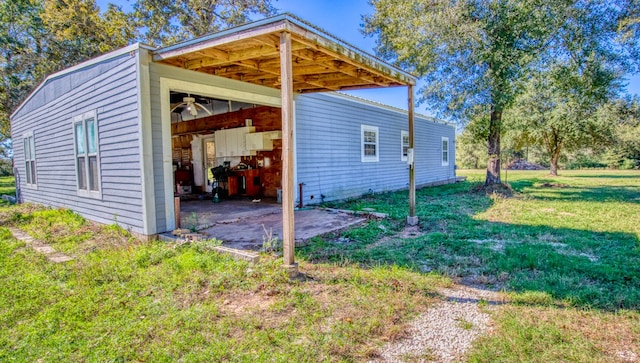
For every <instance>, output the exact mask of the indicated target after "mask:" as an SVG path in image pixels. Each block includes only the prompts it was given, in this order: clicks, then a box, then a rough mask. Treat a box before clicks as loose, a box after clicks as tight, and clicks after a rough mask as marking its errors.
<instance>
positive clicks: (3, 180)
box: [0, 176, 16, 206]
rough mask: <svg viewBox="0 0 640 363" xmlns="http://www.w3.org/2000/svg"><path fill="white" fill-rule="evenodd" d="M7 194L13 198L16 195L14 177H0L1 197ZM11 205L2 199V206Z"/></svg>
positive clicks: (0, 200) (0, 204)
mask: <svg viewBox="0 0 640 363" xmlns="http://www.w3.org/2000/svg"><path fill="white" fill-rule="evenodd" d="M3 194H7V195H11V196H15V195H16V188H15V185H14V179H13V177H12V176H0V195H3ZM8 204H9V203H8V202H7V201H5V200H4V199H0V206H3V205H8Z"/></svg>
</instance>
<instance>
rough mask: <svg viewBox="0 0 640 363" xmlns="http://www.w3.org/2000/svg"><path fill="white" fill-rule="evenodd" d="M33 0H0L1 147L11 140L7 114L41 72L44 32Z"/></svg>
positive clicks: (39, 10)
mask: <svg viewBox="0 0 640 363" xmlns="http://www.w3.org/2000/svg"><path fill="white" fill-rule="evenodd" d="M42 10H43V7H42V4H41V3H40V2H38V1H35V0H11V1H8V0H0V144H2V145H5V144H6V143H7V140H8V139H9V138H10V137H11V130H10V125H9V115H10V114H11V112H12V111H13V110H14V109H15V107H17V105H18V104H19V102H20V101H21V100H22V99H24V97H26V95H27V94H28V93H29V92H30V91H31V89H32V87H33V86H34V84H35V83H36V82H37V81H38V80H39V78H40V77H41V75H42V73H41V72H40V70H39V66H38V65H40V64H41V61H42V55H41V53H42V52H43V50H44V49H45V48H46V45H45V44H46V43H47V40H46V38H47V37H46V30H45V28H44V25H43V23H42V20H41V18H40V15H41V13H42Z"/></svg>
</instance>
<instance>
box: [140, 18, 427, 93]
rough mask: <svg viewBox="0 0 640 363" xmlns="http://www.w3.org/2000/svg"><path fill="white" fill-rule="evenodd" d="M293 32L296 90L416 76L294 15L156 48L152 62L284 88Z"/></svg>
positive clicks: (408, 81) (390, 82)
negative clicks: (285, 47) (284, 49)
mask: <svg viewBox="0 0 640 363" xmlns="http://www.w3.org/2000/svg"><path fill="white" fill-rule="evenodd" d="M283 32H285V33H289V34H291V57H292V71H293V74H292V77H293V91H294V92H298V93H307V92H325V91H340V90H352V89H361V88H376V87H392V86H408V85H415V84H416V77H415V76H413V75H411V74H409V73H407V72H405V71H403V70H401V69H399V68H397V67H395V66H393V65H390V64H387V63H385V62H383V61H381V60H379V59H377V58H375V57H374V56H372V55H370V54H367V53H365V52H363V51H362V50H359V49H357V48H356V47H354V46H351V45H349V44H347V43H345V42H344V41H342V40H340V39H338V38H336V37H334V36H332V35H330V34H328V33H326V32H324V31H323V30H321V29H319V28H316V27H314V26H312V25H310V24H308V23H306V22H304V21H303V20H301V19H298V18H296V17H294V16H292V15H290V14H283V15H278V16H275V17H271V18H267V19H263V20H260V21H256V22H253V23H249V24H246V25H242V26H239V27H235V28H231V29H227V30H224V31H221V32H218V33H214V34H210V35H207V36H203V37H200V38H197V39H193V40H190V41H186V42H183V43H179V44H176V45H172V46H169V47H165V48H160V49H157V50H156V51H154V52H153V60H154V61H155V62H158V63H165V64H169V65H172V66H176V67H180V68H185V69H190V70H194V71H198V72H204V73H208V74H213V75H217V76H220V77H225V78H231V79H236V80H240V81H243V82H249V83H254V84H258V85H263V86H267V87H272V88H280V87H281V74H280V73H281V68H280V40H281V38H280V34H281V33H283Z"/></svg>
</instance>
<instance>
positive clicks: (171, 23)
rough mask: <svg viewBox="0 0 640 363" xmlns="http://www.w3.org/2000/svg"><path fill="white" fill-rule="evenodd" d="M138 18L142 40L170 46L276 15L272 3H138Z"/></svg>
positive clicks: (177, 0) (146, 0) (176, 0)
mask: <svg viewBox="0 0 640 363" xmlns="http://www.w3.org/2000/svg"><path fill="white" fill-rule="evenodd" d="M133 8H134V14H135V18H136V19H137V21H138V24H139V26H140V27H144V28H145V29H146V32H145V34H144V36H143V40H144V41H145V42H147V43H149V44H152V45H167V44H172V43H176V42H178V41H181V40H186V39H191V38H194V37H198V36H201V35H204V34H208V33H212V32H215V31H219V30H220V29H222V28H226V27H231V26H236V25H241V24H244V23H246V22H248V21H249V20H250V15H251V14H256V15H261V16H268V15H273V14H274V13H275V8H274V7H273V6H272V5H271V0H244V1H220V0H137V1H136V2H135V3H134V4H133Z"/></svg>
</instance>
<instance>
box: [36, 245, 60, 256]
mask: <svg viewBox="0 0 640 363" xmlns="http://www.w3.org/2000/svg"><path fill="white" fill-rule="evenodd" d="M33 249H34V250H35V251H36V252H39V253H42V254H45V255H50V254H52V253H56V250H54V249H53V247H51V246H47V245H44V246H33Z"/></svg>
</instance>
